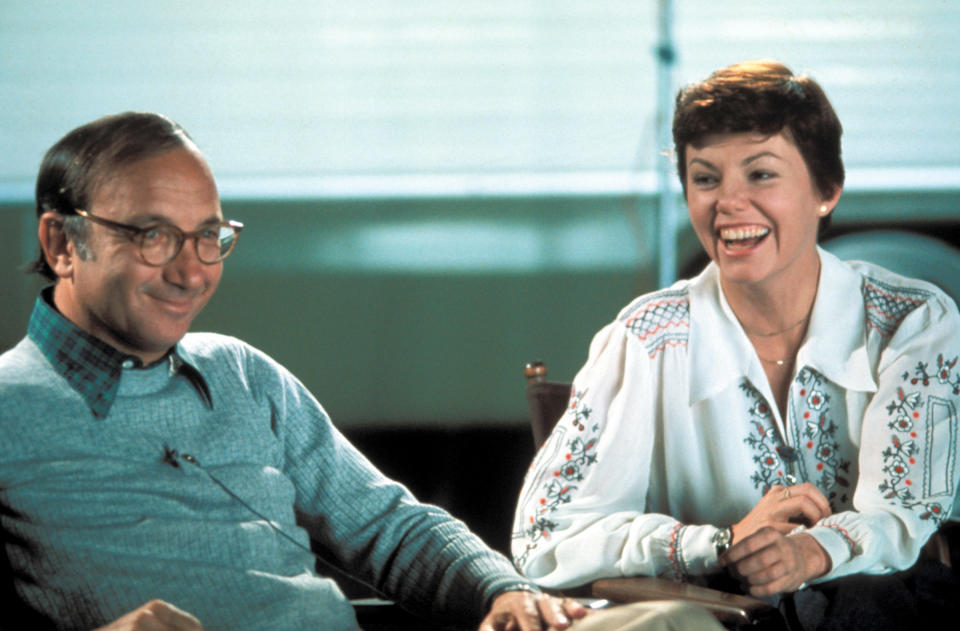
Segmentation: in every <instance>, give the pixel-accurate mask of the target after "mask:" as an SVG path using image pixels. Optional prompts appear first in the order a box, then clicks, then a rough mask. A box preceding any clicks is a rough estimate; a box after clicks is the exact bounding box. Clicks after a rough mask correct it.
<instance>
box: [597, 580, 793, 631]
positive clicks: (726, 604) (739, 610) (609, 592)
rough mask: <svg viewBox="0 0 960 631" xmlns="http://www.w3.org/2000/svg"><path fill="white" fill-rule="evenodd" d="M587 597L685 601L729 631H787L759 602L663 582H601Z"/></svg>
mask: <svg viewBox="0 0 960 631" xmlns="http://www.w3.org/2000/svg"><path fill="white" fill-rule="evenodd" d="M590 593H591V594H592V595H593V596H594V597H595V598H605V599H607V600H609V601H611V602H614V603H630V602H642V601H647V600H684V601H687V602H692V603H694V604H697V605H700V606H701V607H703V608H705V609H706V610H707V611H709V612H710V613H711V614H712V615H713V616H714V617H715V618H716V619H717V620H718V621H719V622H720V623H721V624H723V625H724V626H725V627H728V628H733V629H736V628H740V627H749V628H760V626H761V625H762V628H764V629H782V630H784V631H786V630H787V625H786V623H785V622H784V620H783V616H781V615H780V612H779V610H777V609H776V608H775V607H773V606H772V605H770V604H768V603H766V602H764V601H762V600H759V599H757V598H751V597H750V596H741V595H739V594H730V593H727V592H721V591H719V590H716V589H710V588H708V587H700V586H699V585H690V584H688V583H675V582H673V581H668V580H666V579H662V578H654V577H650V576H637V577H631V578H604V579H600V580H598V581H595V582H593V583H592V584H591V585H590Z"/></svg>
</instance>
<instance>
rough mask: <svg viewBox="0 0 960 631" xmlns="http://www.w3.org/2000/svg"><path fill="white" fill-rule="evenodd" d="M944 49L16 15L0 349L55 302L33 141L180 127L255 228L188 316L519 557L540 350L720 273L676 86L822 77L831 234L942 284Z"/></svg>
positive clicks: (9, 21)
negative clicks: (241, 349) (512, 541)
mask: <svg viewBox="0 0 960 631" xmlns="http://www.w3.org/2000/svg"><path fill="white" fill-rule="evenodd" d="M958 32H960V3H956V2H951V1H949V0H914V1H912V2H902V1H901V0H846V1H845V2H842V3H838V2H835V1H834V0H806V1H804V2H778V3H770V2H749V1H746V0H729V1H726V2H716V1H715V0H674V1H673V2H668V1H666V0H661V1H659V2H658V1H655V0H647V1H641V0H629V1H626V0H624V1H618V0H594V1H592V2H577V1H572V0H553V1H550V2H546V1H534V0H485V1H484V2H478V1H473V0H462V1H459V2H448V1H445V0H421V1H410V2H398V1H396V0H351V1H350V2H342V1H336V2H335V1H332V0H329V1H328V0H312V1H310V2H306V1H299V2H298V1H293V0H274V1H273V2H269V3H265V2H253V1H243V0H191V1H186V0H156V1H153V2H129V1H128V0H124V1H120V0H103V1H100V2H96V3H92V2H81V1H79V0H78V1H61V2H58V1H47V0H30V1H27V0H2V1H0V147H2V151H0V269H2V271H0V296H3V302H2V303H0V304H2V306H0V348H4V349H5V348H8V347H10V346H12V345H13V344H15V343H16V342H17V340H19V339H20V338H21V337H22V335H23V332H24V327H25V324H26V321H27V317H28V315H29V312H30V309H31V307H32V304H33V300H34V298H35V295H36V291H37V289H38V288H39V286H40V283H39V279H37V278H32V277H30V276H28V275H26V274H23V273H21V272H19V271H18V267H19V266H21V265H22V264H24V263H26V262H27V261H29V260H30V259H32V258H33V257H34V256H35V253H36V245H35V243H36V236H35V234H36V227H35V218H34V211H33V195H32V189H33V183H34V177H35V175H36V169H37V167H38V165H39V163H40V160H41V158H42V156H43V153H44V151H45V150H46V149H47V148H48V147H49V146H50V145H51V144H53V143H54V142H55V141H56V140H58V139H59V138H60V137H61V136H62V135H63V134H64V133H66V132H67V131H69V130H70V129H72V128H73V127H75V126H77V125H79V124H82V123H85V122H87V121H90V120H92V119H94V118H98V117H100V116H102V115H104V114H108V113H114V112H119V111H123V110H131V109H133V110H153V111H158V112H161V113H164V114H166V115H168V116H170V117H172V118H174V119H175V120H177V121H178V122H179V123H181V124H182V125H183V126H184V127H186V129H187V130H188V131H189V132H190V133H191V135H192V136H193V138H194V140H195V141H196V142H197V144H198V145H199V146H200V148H201V150H202V151H203V152H204V153H205V154H206V156H207V158H208V160H209V162H210V164H211V166H212V168H213V170H214V173H215V174H216V176H217V178H218V183H219V185H220V190H221V195H222V199H223V209H224V213H225V215H226V216H227V217H230V218H235V219H239V220H241V221H243V222H244V223H245V224H246V229H245V231H244V233H243V236H242V238H241V240H240V244H239V247H238V250H237V252H236V253H235V254H234V255H233V256H232V257H231V258H230V260H229V261H228V262H227V264H226V269H225V274H224V278H223V282H222V284H221V288H220V290H219V292H218V294H217V295H216V296H215V297H214V299H213V300H212V301H211V303H210V305H209V306H208V307H207V309H206V311H205V312H204V313H203V314H202V315H201V316H200V317H199V318H198V319H197V321H196V324H195V326H194V329H195V330H215V331H218V332H222V333H229V334H233V335H236V336H238V337H240V338H242V339H244V340H246V341H248V342H250V343H251V344H253V345H255V346H258V347H259V348H261V349H263V350H264V351H266V352H267V353H269V354H270V355H272V356H273V357H275V358H276V359H277V360H279V361H280V362H281V363H283V364H285V365H286V366H287V367H288V368H290V369H291V370H292V371H293V372H294V373H295V374H296V375H298V376H299V377H300V379H301V380H302V381H303V382H304V383H305V384H306V385H307V386H308V387H309V388H310V390H311V391H312V392H313V393H314V394H315V395H316V396H317V398H318V399H319V400H320V401H321V402H323V404H324V406H325V407H326V408H327V410H328V412H329V413H330V414H331V416H332V417H333V419H334V421H335V423H336V424H337V425H338V426H339V427H340V428H341V429H342V430H343V431H344V432H345V433H346V434H347V435H348V436H349V437H350V438H351V439H353V440H354V441H355V442H356V443H357V444H358V445H359V446H361V448H362V449H364V450H365V451H366V452H367V453H368V454H369V455H370V457H371V459H372V460H374V462H376V463H377V464H379V465H380V466H381V467H382V468H383V469H384V470H385V471H386V472H387V473H389V474H391V475H393V476H395V477H398V478H399V479H401V480H402V481H404V482H405V483H407V484H408V485H409V486H410V487H411V488H412V489H413V490H414V491H415V492H416V493H418V494H419V495H420V496H421V498H423V499H425V500H428V501H432V502H435V503H439V504H442V505H444V506H446V507H447V508H450V509H451V510H453V511H454V512H455V513H456V514H458V515H460V516H462V517H464V518H465V519H466V521H467V522H468V523H469V524H470V525H471V526H473V527H474V528H475V529H477V530H478V531H479V532H480V533H481V534H482V535H483V536H484V537H485V538H486V539H487V540H488V542H489V543H491V544H492V545H494V546H495V547H497V548H500V549H502V550H503V549H506V546H507V538H508V535H509V522H510V519H511V516H512V510H513V503H514V501H515V498H516V494H517V492H518V490H519V485H520V482H521V479H522V475H523V473H524V471H525V470H526V467H527V464H528V462H529V459H530V458H531V456H532V454H533V445H532V441H531V439H530V437H529V430H528V425H527V420H526V418H527V417H526V403H525V400H524V391H523V387H524V379H523V376H522V368H523V365H524V363H525V362H527V361H530V360H533V359H543V360H544V361H546V362H547V364H548V366H549V369H550V377H551V378H554V379H558V380H569V379H570V378H571V377H572V376H573V374H574V373H575V372H576V370H577V369H578V367H579V366H580V364H581V363H582V362H583V360H584V359H585V357H586V351H587V346H588V344H589V341H590V338H591V336H592V335H593V333H594V332H595V331H596V330H597V329H599V328H600V327H601V326H603V325H604V324H605V323H607V322H608V321H609V320H611V319H612V318H613V317H614V316H615V314H616V312H617V311H618V309H619V308H620V307H622V306H624V305H625V304H627V303H628V302H629V301H630V300H631V298H633V297H634V296H636V295H638V294H641V293H644V292H647V291H651V290H653V289H655V288H657V287H658V286H661V285H664V284H666V283H668V282H670V281H672V280H673V279H675V278H677V277H685V276H689V275H692V274H694V273H695V272H697V271H698V270H699V268H700V267H702V265H703V263H704V260H703V258H702V255H701V254H700V248H699V245H698V243H697V242H696V239H695V237H694V236H693V234H692V231H691V230H690V228H689V225H688V222H687V219H686V211H685V208H684V206H683V200H682V198H681V197H680V195H679V186H678V184H677V183H676V182H675V180H676V176H675V173H674V168H673V166H672V163H671V157H670V149H671V147H670V141H669V133H668V127H669V120H670V116H671V114H672V112H671V109H670V108H671V106H672V101H673V97H674V95H675V93H676V90H677V89H678V88H679V87H680V86H681V85H683V84H685V83H688V82H690V81H694V80H699V79H702V78H704V77H705V76H706V75H707V74H709V72H711V71H712V70H714V69H716V68H719V67H721V66H725V65H728V64H730V63H733V62H737V61H743V60H747V59H755V58H763V57H768V58H775V59H778V60H780V61H783V62H784V63H786V64H787V65H789V66H790V67H791V68H792V69H793V70H794V71H796V72H807V73H809V74H810V75H812V76H813V77H814V78H816V79H817V80H818V81H819V82H820V83H821V84H822V85H823V86H824V88H825V89H826V91H827V94H828V96H829V97H830V98H831V100H832V102H833V104H834V106H835V108H836V110H837V112H838V114H839V116H840V119H841V121H842V122H843V125H844V130H845V133H844V157H845V162H846V165H847V169H848V178H847V185H846V188H845V193H844V196H843V198H842V200H841V202H840V205H839V207H838V208H837V211H836V213H835V220H834V229H833V234H832V235H831V236H832V237H841V238H844V239H848V240H849V239H850V238H851V235H853V239H854V242H855V243H856V237H857V234H858V233H862V232H863V231H868V230H876V229H884V230H894V231H896V232H894V233H888V235H887V239H888V240H887V241H884V242H883V243H885V244H886V245H884V246H883V249H884V251H885V252H886V253H887V254H891V253H892V255H894V256H896V257H899V260H900V261H901V262H902V263H903V265H905V266H907V267H909V266H910V265H911V264H915V263H917V262H918V261H923V260H926V261H927V263H929V262H930V261H931V260H933V262H934V265H932V266H930V265H928V266H927V267H928V268H937V269H939V270H940V271H939V272H938V273H939V274H940V277H938V278H933V280H935V281H937V282H940V283H941V284H942V285H944V286H945V287H946V286H948V285H951V283H953V284H954V285H953V288H954V289H955V287H956V284H957V283H960V269H957V268H955V267H950V266H949V265H948V264H947V263H944V264H943V265H937V264H936V262H937V261H939V260H943V261H946V260H947V259H945V258H944V259H941V258H940V257H939V253H940V252H941V251H948V250H942V249H943V248H950V247H953V246H957V245H958V244H960V124H958V116H957V106H958V103H960V43H958V39H957V35H956V34H957V33H958ZM665 132H667V133H665ZM933 239H935V240H933ZM867 241H869V238H868V239H867ZM864 242H865V241H864V239H861V240H860V244H861V245H862V244H863V243H864ZM870 242H872V243H879V241H875V240H874V241H870ZM918 273H919V272H918ZM948 289H950V288H949V287H948ZM954 295H956V293H955V294H954Z"/></svg>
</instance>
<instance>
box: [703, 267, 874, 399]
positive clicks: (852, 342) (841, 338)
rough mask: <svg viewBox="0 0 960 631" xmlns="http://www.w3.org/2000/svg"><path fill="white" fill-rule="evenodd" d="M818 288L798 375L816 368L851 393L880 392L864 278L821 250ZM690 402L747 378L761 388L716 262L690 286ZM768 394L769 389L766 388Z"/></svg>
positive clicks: (761, 380)
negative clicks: (869, 342) (869, 340)
mask: <svg viewBox="0 0 960 631" xmlns="http://www.w3.org/2000/svg"><path fill="white" fill-rule="evenodd" d="M818 253H819V255H820V261H821V268H820V281H819V283H818V285H817V295H816V298H815V302H814V306H813V311H812V313H811V317H810V324H809V326H808V329H807V335H806V337H805V338H804V340H803V343H802V344H801V345H800V349H799V350H798V351H797V367H796V369H797V371H798V372H799V370H800V369H802V368H804V367H808V368H811V369H812V370H815V371H816V372H818V373H820V374H822V375H823V376H824V377H826V378H827V379H829V380H830V381H832V382H834V383H836V384H838V385H840V386H842V387H843V388H845V389H847V390H856V391H863V392H876V390H877V384H876V381H875V380H874V377H873V373H872V371H871V369H870V362H869V358H868V356H867V349H866V337H867V331H866V325H865V322H866V316H865V312H864V308H863V300H862V299H861V279H860V276H859V275H858V274H857V273H856V272H855V271H854V270H852V269H851V268H850V267H849V266H848V265H846V264H845V263H843V262H842V261H840V260H839V259H838V258H836V257H835V256H833V255H832V254H830V253H829V252H826V251H824V250H822V249H819V248H818ZM690 318H691V327H690V362H691V365H690V403H691V404H693V403H696V402H698V401H702V400H704V399H706V398H708V397H710V396H712V395H714V394H716V393H717V392H720V391H721V390H724V389H725V388H726V387H728V386H729V385H730V384H731V382H738V381H740V380H742V379H743V378H744V377H746V378H747V379H749V380H750V382H751V383H752V384H753V385H754V386H756V387H758V388H760V386H761V384H766V383H767V380H766V375H765V374H764V372H763V366H762V365H761V364H760V360H759V359H758V358H757V356H756V352H755V351H754V349H753V346H752V345H751V344H750V340H749V339H748V338H747V335H746V333H745V332H744V331H743V328H742V327H741V326H740V323H739V321H738V320H737V317H736V315H734V313H733V309H731V308H730V305H729V303H727V300H726V297H725V296H724V295H723V290H722V288H721V286H720V273H719V270H718V269H717V266H716V265H715V264H714V263H710V265H708V266H707V269H706V270H704V272H703V273H702V274H700V276H698V277H697V278H695V279H694V280H692V281H691V284H690ZM761 391H762V392H764V393H765V394H767V393H766V388H761Z"/></svg>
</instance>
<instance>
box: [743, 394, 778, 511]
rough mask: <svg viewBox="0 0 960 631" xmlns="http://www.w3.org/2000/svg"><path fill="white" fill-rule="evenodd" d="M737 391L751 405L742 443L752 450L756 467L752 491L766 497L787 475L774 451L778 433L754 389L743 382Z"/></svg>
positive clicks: (765, 403)
mask: <svg viewBox="0 0 960 631" xmlns="http://www.w3.org/2000/svg"><path fill="white" fill-rule="evenodd" d="M740 389H741V390H743V392H744V394H746V395H747V398H748V399H749V400H750V401H751V405H750V409H749V410H748V412H749V414H750V425H751V429H750V433H749V434H748V435H747V437H746V438H744V439H743V442H745V443H746V444H747V445H749V446H750V447H752V448H753V451H754V456H753V461H754V462H755V463H756V464H757V469H756V471H754V473H753V475H751V476H750V480H751V481H752V482H753V486H754V488H758V489H761V492H762V493H766V492H767V491H769V490H770V487H771V486H774V485H776V484H784V483H785V482H786V475H787V474H786V472H785V470H784V465H783V461H782V460H781V458H780V453H779V451H778V450H777V447H778V443H779V442H780V441H779V439H778V436H777V429H776V428H775V427H774V425H773V414H772V413H771V411H770V406H769V405H767V402H766V400H765V399H764V398H763V395H762V394H760V393H759V392H757V390H756V388H754V387H753V386H752V385H750V382H749V381H747V380H746V379H744V380H743V381H742V382H741V383H740Z"/></svg>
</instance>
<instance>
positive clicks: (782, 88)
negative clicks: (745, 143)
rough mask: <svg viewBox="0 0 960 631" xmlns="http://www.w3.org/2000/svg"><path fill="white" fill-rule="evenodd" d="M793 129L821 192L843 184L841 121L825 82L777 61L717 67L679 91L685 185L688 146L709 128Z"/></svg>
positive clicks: (677, 138) (678, 145)
mask: <svg viewBox="0 0 960 631" xmlns="http://www.w3.org/2000/svg"><path fill="white" fill-rule="evenodd" d="M781 131H786V132H789V136H790V138H791V139H792V140H793V142H794V143H795V144H796V146H797V148H798V149H799V150H800V155H801V156H803V161H804V163H806V165H807V170H808V171H809V172H810V175H811V177H812V178H813V182H814V184H815V185H816V187H817V190H818V191H819V192H820V195H821V196H822V197H823V198H828V197H830V196H832V195H833V193H835V192H836V191H837V189H839V188H842V187H843V179H844V170H843V160H842V159H841V157H840V135H841V134H842V133H843V127H842V126H841V125H840V119H839V118H837V113H836V112H834V110H833V106H832V105H830V101H829V100H828V99H827V95H826V94H824V92H823V88H821V87H820V85H819V84H817V82H816V81H814V80H813V79H811V78H810V77H807V76H795V75H794V74H793V72H791V70H790V69H789V68H787V67H786V66H784V65H783V64H781V63H779V62H776V61H767V60H764V61H748V62H744V63H739V64H734V65H732V66H728V67H726V68H723V69H721V70H717V71H716V72H714V73H713V74H711V75H710V76H709V77H707V79H706V80H704V81H701V82H698V83H692V84H690V85H688V86H687V87H685V88H683V89H682V90H680V92H679V94H677V102H676V110H675V111H674V115H673V145H674V150H675V152H676V155H677V172H678V173H679V175H680V183H681V185H682V186H683V190H684V192H686V190H687V182H686V175H687V167H686V150H687V147H688V146H691V145H692V146H694V147H700V146H702V144H701V143H703V142H704V140H705V139H706V137H707V136H709V135H711V134H725V133H741V132H757V133H761V134H776V133H778V132H781Z"/></svg>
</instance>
